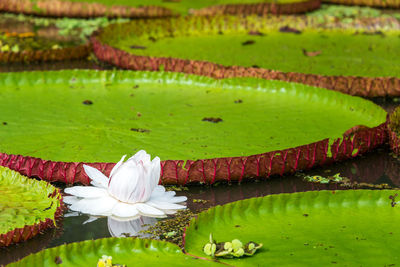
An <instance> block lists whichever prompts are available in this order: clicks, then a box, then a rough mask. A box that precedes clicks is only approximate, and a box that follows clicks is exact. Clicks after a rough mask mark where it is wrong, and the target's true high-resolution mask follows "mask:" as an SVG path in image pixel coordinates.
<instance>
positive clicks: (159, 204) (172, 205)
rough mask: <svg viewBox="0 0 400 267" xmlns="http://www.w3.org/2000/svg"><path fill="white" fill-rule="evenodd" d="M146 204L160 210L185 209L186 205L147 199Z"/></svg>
mask: <svg viewBox="0 0 400 267" xmlns="http://www.w3.org/2000/svg"><path fill="white" fill-rule="evenodd" d="M146 204H148V205H150V206H152V207H154V208H157V209H161V210H181V209H185V208H186V206H183V205H178V204H175V203H168V202H161V201H155V200H153V201H151V200H150V201H147V202H146Z"/></svg>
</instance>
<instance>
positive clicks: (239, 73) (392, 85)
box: [91, 17, 400, 97]
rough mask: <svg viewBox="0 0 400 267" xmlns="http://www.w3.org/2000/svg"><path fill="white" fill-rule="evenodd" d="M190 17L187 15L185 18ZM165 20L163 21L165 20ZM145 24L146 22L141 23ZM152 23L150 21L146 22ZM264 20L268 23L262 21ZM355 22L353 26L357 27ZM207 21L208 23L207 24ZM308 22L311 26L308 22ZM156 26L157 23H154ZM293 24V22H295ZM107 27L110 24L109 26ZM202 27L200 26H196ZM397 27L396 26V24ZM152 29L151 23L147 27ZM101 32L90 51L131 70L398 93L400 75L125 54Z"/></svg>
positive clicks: (302, 22)
mask: <svg viewBox="0 0 400 267" xmlns="http://www.w3.org/2000/svg"><path fill="white" fill-rule="evenodd" d="M188 19H190V18H188ZM203 20H204V21H208V22H210V21H211V20H212V18H206V17H204V18H203ZM380 21H381V22H382V23H385V22H386V23H389V24H392V21H389V20H388V21H385V20H384V19H383V20H379V19H378V20H375V19H372V20H360V21H357V23H358V24H361V25H365V27H366V28H368V30H370V31H373V30H379V29H380V23H379V22H380ZM167 22H168V20H167V19H166V20H165V23H167ZM280 22H281V21H280V20H279V18H278V19H277V20H271V22H270V23H271V24H276V25H280V24H279V23H280ZM296 22H297V23H299V24H298V25H299V27H300V29H303V28H307V27H312V25H314V24H315V23H317V22H316V21H313V20H311V21H308V20H307V18H305V19H304V18H303V19H302V18H300V19H298V21H296V20H295V21H294V23H296ZM141 23H142V24H143V25H146V23H147V22H141ZM148 23H152V21H150V22H148ZM160 23H161V22H160ZM238 23H239V25H241V27H244V28H245V29H247V30H249V31H251V30H254V29H253V28H251V27H253V24H252V23H250V22H249V23H247V21H246V19H243V20H240V19H238ZM264 23H268V20H265V22H264ZM357 23H355V25H353V26H354V29H353V30H355V29H356V27H355V26H356V25H357ZM208 24H210V23H208ZM308 24H311V25H308ZM155 25H156V24H155ZM295 25H296V24H295ZM353 26H352V25H350V26H349V25H345V24H341V23H337V25H335V26H332V27H334V28H337V29H345V28H349V27H350V28H351V27H353ZM108 27H113V25H110V26H108ZM198 27H201V26H198ZM395 27H397V26H395ZM150 29H151V26H150ZM101 38H102V32H101V31H100V32H99V33H96V34H94V35H93V36H92V37H91V43H92V45H93V52H94V54H95V56H96V57H97V58H98V59H99V60H101V61H104V62H107V63H110V64H113V65H115V66H118V67H120V68H123V69H130V70H147V71H159V70H164V71H170V72H183V73H188V74H195V75H202V76H208V77H212V78H215V79H223V78H232V77H255V78H262V79H267V80H282V81H287V82H296V83H303V84H307V85H311V86H316V87H322V88H326V89H330V90H335V91H339V92H342V93H345V94H349V95H355V96H363V97H378V96H400V78H397V77H374V78H372V77H361V76H329V75H318V74H305V73H297V72H282V71H277V70H271V69H264V68H254V67H241V66H224V65H221V64H216V63H212V62H208V61H200V60H186V59H179V58H167V57H151V56H139V55H135V54H131V53H128V52H126V51H123V50H121V49H118V48H115V47H112V46H110V45H107V44H104V43H102V41H101V40H100V39H101Z"/></svg>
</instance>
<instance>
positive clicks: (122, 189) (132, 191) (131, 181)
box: [108, 161, 144, 203]
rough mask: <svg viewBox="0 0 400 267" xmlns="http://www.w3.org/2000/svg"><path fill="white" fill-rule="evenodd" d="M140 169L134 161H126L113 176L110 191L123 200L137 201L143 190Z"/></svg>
mask: <svg viewBox="0 0 400 267" xmlns="http://www.w3.org/2000/svg"><path fill="white" fill-rule="evenodd" d="M140 175H141V173H140V170H139V169H138V166H137V165H136V164H135V163H133V162H129V161H127V162H125V163H123V164H122V165H121V166H120V167H119V168H118V171H117V172H115V174H114V175H113V176H112V177H111V181H110V184H109V186H108V192H109V193H110V194H111V195H112V196H114V197H115V198H116V199H118V200H120V201H121V202H126V203H135V202H137V200H138V199H139V198H140V195H141V194H142V191H143V185H142V183H143V182H144V181H143V179H140Z"/></svg>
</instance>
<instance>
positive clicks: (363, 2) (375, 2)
mask: <svg viewBox="0 0 400 267" xmlns="http://www.w3.org/2000/svg"><path fill="white" fill-rule="evenodd" d="M323 2H325V3H330V4H340V5H356V6H370V7H380V8H400V1H399V0H384V1H382V0H324V1H323Z"/></svg>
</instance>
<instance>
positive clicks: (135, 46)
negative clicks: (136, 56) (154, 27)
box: [130, 45, 147, 49]
mask: <svg viewBox="0 0 400 267" xmlns="http://www.w3.org/2000/svg"><path fill="white" fill-rule="evenodd" d="M130 48H131V49H146V48H147V47H145V46H142V45H131V46H130Z"/></svg>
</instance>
